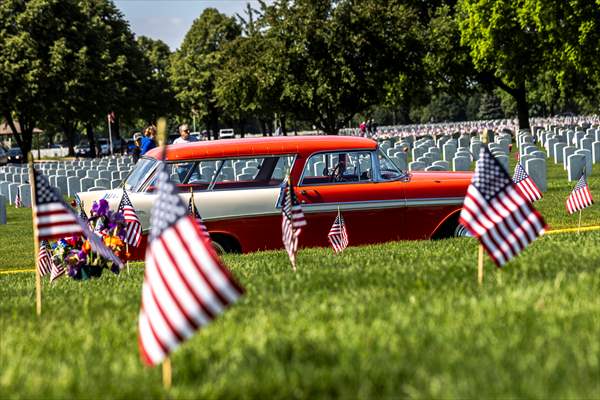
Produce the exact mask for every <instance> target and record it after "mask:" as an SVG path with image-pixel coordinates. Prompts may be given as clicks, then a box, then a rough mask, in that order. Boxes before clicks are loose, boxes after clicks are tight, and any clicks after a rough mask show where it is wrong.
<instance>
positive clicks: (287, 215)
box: [281, 178, 306, 271]
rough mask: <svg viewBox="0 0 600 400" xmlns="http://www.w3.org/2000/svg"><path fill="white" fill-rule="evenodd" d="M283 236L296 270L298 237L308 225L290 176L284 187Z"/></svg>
mask: <svg viewBox="0 0 600 400" xmlns="http://www.w3.org/2000/svg"><path fill="white" fill-rule="evenodd" d="M281 212H282V220H281V236H282V240H283V245H284V246H285V250H286V251H287V253H288V256H289V257H290V262H291V263H292V269H293V270H294V271H295V270H296V251H297V250H298V237H299V236H300V233H301V232H302V227H303V226H305V225H306V219H305V218H304V212H302V207H301V206H300V203H299V202H298V199H297V198H296V194H295V193H294V186H293V185H292V183H291V181H290V179H289V178H288V180H287V182H286V184H285V186H284V187H283V204H282V207H281Z"/></svg>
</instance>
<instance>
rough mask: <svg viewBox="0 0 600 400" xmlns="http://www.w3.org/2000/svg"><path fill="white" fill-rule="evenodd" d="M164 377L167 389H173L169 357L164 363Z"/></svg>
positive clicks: (164, 384)
mask: <svg viewBox="0 0 600 400" xmlns="http://www.w3.org/2000/svg"><path fill="white" fill-rule="evenodd" d="M162 378H163V386H164V388H165V390H169V389H171V383H172V382H173V379H172V378H173V377H172V375H171V359H170V358H169V357H166V358H165V360H164V361H163V363H162Z"/></svg>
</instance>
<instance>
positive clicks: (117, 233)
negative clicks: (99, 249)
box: [50, 199, 130, 280]
mask: <svg viewBox="0 0 600 400" xmlns="http://www.w3.org/2000/svg"><path fill="white" fill-rule="evenodd" d="M81 216H82V217H84V218H87V217H86V216H85V214H81ZM88 223H89V226H90V228H91V229H92V230H93V232H94V234H96V235H98V236H101V237H102V239H103V241H104V244H105V245H106V247H108V248H109V249H110V250H112V251H113V253H114V254H115V255H116V256H117V257H119V258H120V259H121V260H123V261H126V260H127V259H128V258H129V256H130V254H129V253H128V252H127V251H126V246H125V243H124V242H123V239H124V237H125V221H124V219H123V214H121V213H120V212H118V211H117V212H113V211H110V209H109V207H108V202H107V201H106V200H104V199H102V200H100V201H99V202H97V203H96V202H94V204H93V206H92V209H91V212H90V217H89V219H88ZM50 247H51V256H52V261H53V263H54V264H55V265H56V266H58V267H59V268H64V269H66V270H67V274H68V275H69V276H70V277H71V278H73V279H77V280H85V279H90V278H92V277H99V276H101V275H102V272H103V271H104V269H108V270H110V271H112V272H113V273H115V274H118V273H119V272H120V269H119V266H118V265H115V264H113V262H112V261H108V260H106V259H104V258H102V257H101V256H100V255H98V254H96V253H95V252H93V251H92V249H91V245H90V242H89V240H87V239H85V238H84V237H83V236H71V237H65V238H62V239H59V240H57V241H56V242H54V243H51V244H50Z"/></svg>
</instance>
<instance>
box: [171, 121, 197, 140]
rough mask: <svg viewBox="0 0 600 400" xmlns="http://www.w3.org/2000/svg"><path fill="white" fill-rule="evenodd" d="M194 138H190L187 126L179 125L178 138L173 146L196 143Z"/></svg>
mask: <svg viewBox="0 0 600 400" xmlns="http://www.w3.org/2000/svg"><path fill="white" fill-rule="evenodd" d="M196 141H197V139H196V138H195V137H194V136H190V127H189V126H188V124H181V125H179V137H178V138H177V139H175V140H174V141H173V144H180V143H190V142H196Z"/></svg>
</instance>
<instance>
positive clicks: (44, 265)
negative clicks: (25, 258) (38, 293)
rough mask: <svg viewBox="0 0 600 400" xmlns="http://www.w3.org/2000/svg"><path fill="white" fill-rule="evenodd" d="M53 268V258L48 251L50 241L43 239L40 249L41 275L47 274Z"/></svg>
mask: <svg viewBox="0 0 600 400" xmlns="http://www.w3.org/2000/svg"><path fill="white" fill-rule="evenodd" d="M51 268H52V259H51V258H50V253H49V252H48V242H46V241H45V240H42V241H41V242H40V251H39V252H38V271H39V273H40V276H46V275H48V274H49V273H50V269H51Z"/></svg>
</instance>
